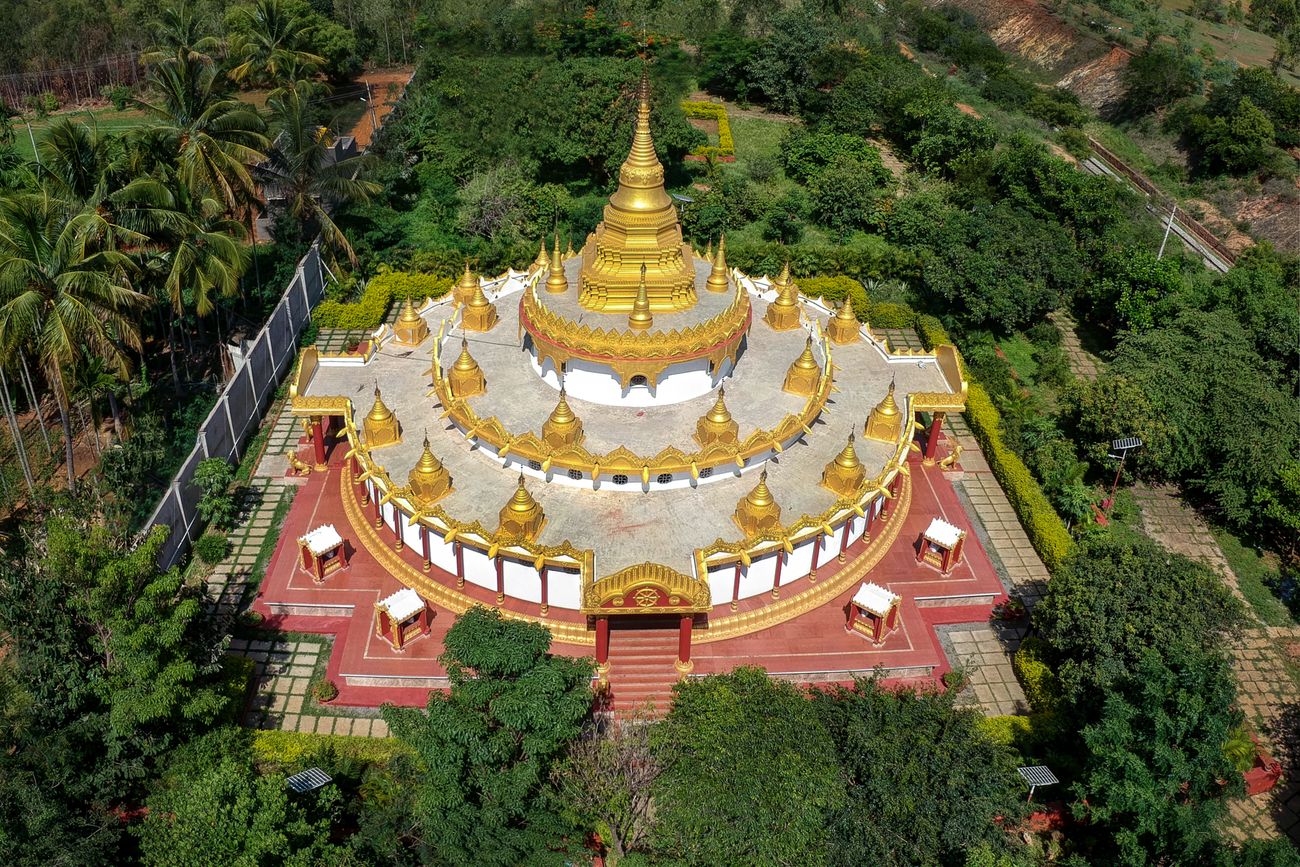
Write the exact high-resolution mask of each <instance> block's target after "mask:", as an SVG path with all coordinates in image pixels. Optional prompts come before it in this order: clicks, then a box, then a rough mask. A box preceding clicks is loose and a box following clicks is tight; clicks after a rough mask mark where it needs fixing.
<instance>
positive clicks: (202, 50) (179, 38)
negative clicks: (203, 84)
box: [140, 2, 222, 65]
mask: <svg viewBox="0 0 1300 867" xmlns="http://www.w3.org/2000/svg"><path fill="white" fill-rule="evenodd" d="M154 43H155V44H154V47H153V48H151V49H149V50H148V51H146V52H145V53H143V54H141V55H140V61H141V62H142V63H145V64H148V65H152V64H155V63H162V62H163V61H165V60H169V59H171V58H173V57H192V58H195V59H197V60H209V61H210V60H211V59H212V56H213V55H214V54H216V53H218V52H219V51H220V50H221V48H222V44H221V40H220V38H218V37H216V36H212V35H211V34H210V33H209V27H208V24H207V22H206V21H204V20H203V19H202V17H201V16H199V15H196V14H195V13H194V11H193V10H192V9H191V8H190V7H189V4H187V3H183V2H182V3H179V4H177V5H176V6H168V7H167V8H166V9H164V10H163V11H162V14H161V15H160V16H159V18H158V24H157V27H156V28H155V29H154Z"/></svg>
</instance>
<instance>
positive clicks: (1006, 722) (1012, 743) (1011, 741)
mask: <svg viewBox="0 0 1300 867" xmlns="http://www.w3.org/2000/svg"><path fill="white" fill-rule="evenodd" d="M976 725H978V726H979V728H980V731H982V732H984V735H985V737H987V738H988V739H989V740H991V741H993V742H994V743H995V744H998V745H1000V746H1004V747H1010V748H1011V749H1014V750H1015V751H1016V752H1018V753H1020V754H1021V756H1022V757H1024V756H1029V755H1034V754H1036V753H1038V752H1039V751H1040V750H1041V749H1042V748H1043V747H1044V746H1045V745H1047V744H1050V743H1051V742H1052V741H1053V740H1054V739H1055V738H1056V737H1057V734H1058V733H1059V729H1060V719H1059V718H1058V717H1057V715H1056V714H1054V713H1032V714H1029V715H1028V716H989V717H981V718H980V719H979V721H978V722H977V723H976Z"/></svg>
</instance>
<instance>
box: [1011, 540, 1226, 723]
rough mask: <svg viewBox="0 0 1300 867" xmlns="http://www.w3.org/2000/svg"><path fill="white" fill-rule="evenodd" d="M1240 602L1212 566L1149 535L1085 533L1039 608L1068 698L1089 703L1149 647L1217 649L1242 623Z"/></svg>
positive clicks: (1037, 619) (1037, 616) (1037, 622)
mask: <svg viewBox="0 0 1300 867" xmlns="http://www.w3.org/2000/svg"><path fill="white" fill-rule="evenodd" d="M1241 617H1242V613H1241V606H1240V603H1238V602H1237V601H1236V599H1234V598H1233V597H1232V595H1231V594H1230V593H1229V592H1228V590H1227V588H1225V587H1224V586H1223V580H1222V579H1221V578H1220V577H1219V576H1218V574H1217V573H1215V572H1214V571H1213V570H1212V569H1210V568H1209V567H1208V566H1204V565H1202V564H1200V563H1197V562H1194V561H1192V560H1189V559H1188V558H1186V557H1184V556H1182V555H1181V554H1173V553H1170V552H1168V551H1166V550H1165V549H1163V548H1161V547H1160V546H1159V545H1157V544H1156V543H1155V542H1152V541H1150V540H1148V539H1146V538H1137V539H1133V540H1128V541H1126V540H1120V539H1116V538H1114V537H1112V536H1111V535H1109V534H1105V535H1099V536H1095V537H1090V538H1086V539H1085V540H1084V541H1083V542H1082V543H1081V544H1080V545H1079V546H1078V547H1077V548H1076V549H1075V551H1074V553H1073V554H1072V555H1071V556H1070V558H1069V560H1067V561H1066V563H1065V566H1064V567H1063V568H1062V569H1060V570H1058V571H1057V573H1056V574H1055V575H1053V576H1052V580H1051V581H1050V582H1049V583H1048V585H1047V594H1046V595H1045V596H1044V597H1043V599H1042V601H1041V602H1039V604H1038V606H1037V607H1036V608H1035V609H1034V626H1035V627H1036V628H1037V629H1038V630H1039V633H1040V634H1041V635H1042V637H1043V638H1044V639H1046V640H1047V641H1048V643H1049V644H1051V646H1052V648H1053V651H1054V653H1055V655H1056V657H1057V659H1056V660H1055V661H1056V662H1057V666H1056V670H1057V674H1058V676H1059V677H1060V680H1061V684H1062V686H1063V688H1064V690H1065V693H1066V696H1067V698H1068V699H1070V700H1073V701H1075V702H1076V703H1079V702H1082V703H1083V705H1082V707H1084V708H1087V707H1088V705H1087V702H1088V700H1089V699H1090V698H1095V697H1096V695H1097V694H1098V693H1097V691H1098V690H1103V691H1104V690H1105V689H1106V688H1108V686H1109V684H1111V683H1113V682H1115V681H1116V680H1118V679H1120V678H1123V677H1125V676H1126V675H1128V674H1130V673H1131V672H1132V671H1134V669H1135V667H1136V666H1137V664H1138V661H1139V660H1140V659H1141V657H1142V654H1143V652H1144V651H1145V650H1147V649H1148V648H1159V649H1162V650H1165V651H1170V650H1172V649H1173V648H1179V647H1192V648H1201V649H1212V648H1215V647H1217V646H1218V645H1219V643H1220V642H1221V641H1223V639H1224V638H1225V637H1226V635H1227V634H1228V633H1229V632H1230V631H1231V630H1232V629H1233V628H1235V626H1236V625H1237V624H1238V623H1239V622H1240V618H1241Z"/></svg>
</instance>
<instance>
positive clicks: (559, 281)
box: [546, 232, 569, 295]
mask: <svg viewBox="0 0 1300 867" xmlns="http://www.w3.org/2000/svg"><path fill="white" fill-rule="evenodd" d="M546 291H547V292H549V293H551V294H552V295H562V294H564V293H565V292H568V291H569V281H568V280H566V279H565V277H564V265H563V264H562V263H561V261H560V235H559V233H558V232H557V233H556V235H555V254H554V255H553V256H551V271H550V273H549V274H547V275H546Z"/></svg>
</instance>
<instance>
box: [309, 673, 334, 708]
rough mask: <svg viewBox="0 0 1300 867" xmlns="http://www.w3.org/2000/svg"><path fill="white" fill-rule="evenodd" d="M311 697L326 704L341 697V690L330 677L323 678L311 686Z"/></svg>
mask: <svg viewBox="0 0 1300 867" xmlns="http://www.w3.org/2000/svg"><path fill="white" fill-rule="evenodd" d="M311 697H312V698H314V699H315V700H316V701H317V702H319V703H320V704H325V703H326V702H330V701H333V700H334V699H336V698H338V697H339V688H338V687H337V686H335V685H334V681H332V680H330V679H329V678H328V677H322V678H321V679H320V680H318V681H316V682H315V683H313V684H312V685H311Z"/></svg>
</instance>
